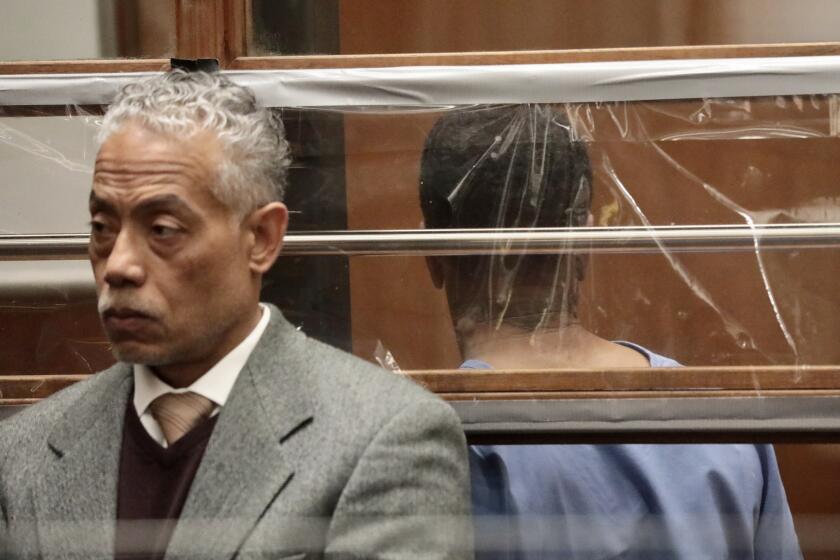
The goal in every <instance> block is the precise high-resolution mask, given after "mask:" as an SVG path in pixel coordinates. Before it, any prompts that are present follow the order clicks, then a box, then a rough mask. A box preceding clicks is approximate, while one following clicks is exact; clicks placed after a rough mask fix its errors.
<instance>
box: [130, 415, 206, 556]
mask: <svg viewBox="0 0 840 560" xmlns="http://www.w3.org/2000/svg"><path fill="white" fill-rule="evenodd" d="M216 418H218V416H215V417H213V418H211V419H209V420H206V421H205V422H203V423H202V424H200V425H199V426H198V427H196V428H195V429H193V430H192V431H191V432H189V433H188V434H186V435H184V436H183V437H182V438H181V439H179V440H178V441H176V442H175V444H174V445H171V446H169V447H167V448H163V447H161V446H160V445H158V443H157V442H156V441H155V440H154V439H152V437H151V436H150V435H149V434H148V432H146V429H145V428H144V427H143V424H142V423H141V422H140V418H138V417H137V411H136V410H135V408H134V404H133V403H132V402H131V400H129V403H128V407H127V408H126V413H125V428H124V429H123V440H122V450H121V453H120V472H119V481H118V483H117V484H118V487H117V534H116V541H115V557H116V558H118V559H129V558H130V559H131V560H160V559H162V558H163V557H164V554H165V553H166V547H167V546H168V545H169V540H170V539H171V538H172V533H173V532H174V530H175V526H176V525H177V523H178V518H179V517H180V516H181V510H182V509H183V507H184V503H185V502H186V501H187V495H188V494H189V491H190V486H191V485H192V481H193V478H195V473H196V472H197V471H198V467H199V465H200V464H201V458H202V457H203V456H204V450H205V449H206V448H207V442H208V441H209V440H210V435H211V434H212V433H213V427H214V426H215V425H216Z"/></svg>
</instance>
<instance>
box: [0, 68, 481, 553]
mask: <svg viewBox="0 0 840 560" xmlns="http://www.w3.org/2000/svg"><path fill="white" fill-rule="evenodd" d="M100 141H101V148H100V150H99V153H98V156H97V159H96V165H95V169H94V177H93V188H92V190H91V194H90V215H91V238H90V246H89V255H90V260H91V263H92V266H93V271H94V276H95V279H96V287H97V294H98V298H99V312H100V315H101V318H102V323H103V326H104V328H105V332H106V333H107V336H108V339H109V340H110V342H111V344H112V347H113V351H114V354H115V355H116V357H117V358H118V360H119V362H118V363H117V364H116V365H114V366H113V367H111V368H109V369H108V370H106V371H103V372H100V373H98V374H96V375H94V376H92V377H91V378H90V379H88V380H86V381H83V382H81V383H78V384H77V385H75V386H73V387H71V388H69V389H67V390H64V391H62V392H61V393H59V394H57V395H55V396H53V397H52V398H50V399H47V400H45V401H43V402H41V403H39V404H37V405H35V406H32V407H30V408H29V409H27V410H25V411H23V412H21V413H19V414H18V415H16V416H14V417H12V418H11V419H10V420H8V421H6V422H5V423H4V424H2V425H0V538H2V544H0V553H2V554H0V556H2V557H3V558H7V557H12V558H15V557H21V558H23V557H39V558H111V557H115V556H116V557H118V558H119V557H130V558H163V557H164V555H165V556H166V558H219V559H222V558H232V557H234V556H236V557H237V558H256V557H260V558H275V557H286V556H287V555H294V557H295V558H298V557H301V558H302V557H304V556H306V555H309V554H312V555H315V556H327V557H352V558H370V557H384V558H408V557H411V558H458V557H468V556H469V555H470V532H469V530H468V529H467V527H468V526H469V522H468V517H467V515H468V512H469V497H468V493H469V485H468V480H467V476H468V475H467V463H466V453H465V442H464V437H463V433H462V432H461V429H460V426H459V422H458V418H457V417H456V416H455V414H454V412H453V411H452V409H451V408H449V407H448V406H447V405H446V404H444V403H443V402H441V401H440V400H438V399H437V398H435V397H434V396H432V395H430V394H428V393H426V392H425V391H424V390H422V389H421V388H419V387H417V386H415V385H414V384H412V383H411V382H409V381H407V380H405V379H402V378H400V377H397V376H394V375H393V374H390V373H388V372H385V371H384V370H380V369H379V368H376V367H374V366H372V365H370V364H368V363H366V362H363V361H361V360H359V359H356V358H354V357H352V356H350V355H347V354H345V353H343V352H341V351H339V350H336V349H334V348H331V347H328V346H325V345H323V344H321V343H319V342H316V341H314V340H311V339H309V338H307V337H306V336H305V335H304V334H303V333H301V332H299V331H298V330H297V329H295V328H294V327H293V326H292V325H290V324H289V323H287V322H286V321H285V320H284V319H283V316H282V315H281V313H280V311H279V310H278V309H277V308H276V307H273V306H271V305H268V304H263V303H260V301H259V296H260V287H261V280H262V276H263V275H264V274H265V273H266V272H267V271H268V270H269V268H270V267H271V266H272V264H273V263H274V261H275V260H276V259H277V256H278V254H279V252H280V248H281V245H282V242H283V236H284V234H285V232H286V225H287V220H288V211H287V209H286V207H285V205H284V204H283V203H282V202H281V200H282V196H283V190H284V187H285V184H286V171H287V168H288V166H289V155H288V152H289V149H288V144H287V142H286V140H285V138H284V133H283V128H282V123H281V122H280V120H279V119H278V118H276V116H275V115H273V114H272V113H271V112H270V111H268V110H267V109H265V108H261V107H259V106H258V105H257V104H256V102H255V99H254V96H253V94H252V92H250V91H249V90H248V89H246V88H243V87H240V86H237V85H235V84H233V83H232V82H230V81H229V80H227V79H226V78H224V77H222V76H220V75H218V74H206V73H192V74H190V73H186V72H183V71H172V72H169V73H167V74H165V75H163V76H159V77H155V78H151V79H148V80H145V81H140V82H137V83H133V84H130V85H128V86H126V87H125V88H123V90H122V91H121V92H120V93H119V95H118V96H117V98H116V100H115V102H114V103H113V105H112V106H111V107H110V108H109V110H108V111H107V113H106V114H105V117H104V121H103V124H102V132H101V136H100Z"/></svg>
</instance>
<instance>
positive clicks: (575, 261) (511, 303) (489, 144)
mask: <svg viewBox="0 0 840 560" xmlns="http://www.w3.org/2000/svg"><path fill="white" fill-rule="evenodd" d="M572 136H573V135H572V133H571V128H570V126H569V123H568V121H567V120H566V118H565V116H564V114H563V113H562V112H561V111H559V110H558V109H556V108H554V107H551V106H539V105H518V106H496V107H479V108H470V109H465V110H453V111H451V112H449V113H447V114H445V116H443V117H442V118H441V119H440V120H439V121H438V122H437V123H436V124H435V126H434V128H433V129H432V131H431V133H430V134H429V136H428V139H427V141H426V146H425V150H424V153H423V159H422V164H421V194H420V198H421V205H422V208H423V212H424V217H425V224H426V227H429V228H535V227H575V226H584V225H587V224H588V223H591V215H590V211H589V210H590V200H591V184H592V175H591V170H590V164H589V158H588V156H587V153H586V150H585V148H584V146H583V144H582V143H581V142H577V141H575V140H574V139H573V137H572ZM428 261H429V268H430V271H431V273H432V277H433V280H434V281H435V284H436V285H437V286H438V287H439V288H441V287H442V288H443V289H445V291H446V296H447V299H448V302H449V306H450V310H451V315H452V320H453V323H454V326H455V330H456V334H457V337H458V342H459V346H460V348H461V352H462V354H463V358H464V359H465V361H464V363H463V364H462V367H463V368H498V369H505V368H515V369H526V368H528V369H530V368H534V369H545V368H595V369H607V368H621V367H632V368H644V367H676V366H679V364H678V363H677V362H675V361H674V360H671V359H668V358H666V357H663V356H660V355H657V354H656V353H654V352H652V351H650V350H648V349H645V348H643V347H641V346H639V345H636V344H632V343H628V342H611V341H608V340H605V339H603V338H600V337H598V336H596V335H595V334H594V333H591V332H589V331H587V330H586V329H585V328H584V327H583V326H581V324H580V322H579V321H578V319H577V313H576V312H577V301H578V286H579V284H580V282H581V281H583V279H584V275H585V257H584V256H581V255H579V254H572V253H568V254H530V255H516V254H494V255H476V256H467V257H463V256H458V257H432V258H429V259H428ZM470 464H471V477H472V500H473V509H474V514H475V515H476V518H477V520H478V524H477V533H476V551H477V556H478V557H480V558H482V557H483V558H500V557H501V558H513V557H516V558H519V557H521V558H576V559H577V558H586V559H596V558H624V559H628V558H634V559H636V558H638V559H650V558H663V559H664V558H709V559H713V558H714V559H723V558H728V559H731V558H743V559H747V558H762V559H771V558H772V559H796V558H800V557H801V554H800V552H799V547H798V543H797V538H796V534H795V532H794V528H793V522H792V519H791V515H790V511H789V508H788V504H787V499H786V497H785V492H784V488H783V487H782V482H781V479H780V477H779V471H778V467H777V464H776V458H775V454H774V451H773V448H772V447H771V446H770V445H751V444H744V445H730V444H726V445H641V444H633V445H477V446H472V448H471V450H470ZM500 516H501V517H500ZM482 520H484V521H494V524H492V527H491V525H489V524H487V523H483V522H482ZM482 527H484V529H485V530H482ZM487 527H491V530H486V529H487Z"/></svg>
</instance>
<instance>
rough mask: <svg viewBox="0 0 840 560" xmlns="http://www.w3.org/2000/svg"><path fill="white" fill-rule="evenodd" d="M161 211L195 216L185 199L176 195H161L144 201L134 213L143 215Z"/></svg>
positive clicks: (136, 207) (135, 208)
mask: <svg viewBox="0 0 840 560" xmlns="http://www.w3.org/2000/svg"><path fill="white" fill-rule="evenodd" d="M160 211H168V212H178V213H181V214H187V215H190V216H193V215H195V211H194V210H193V209H192V208H190V206H189V204H187V203H186V202H184V199H182V198H181V197H180V196H178V195H175V194H161V195H157V196H153V197H150V198H147V199H145V200H143V201H142V202H140V203H138V204H137V206H135V207H134V212H137V213H143V214H148V213H153V212H160Z"/></svg>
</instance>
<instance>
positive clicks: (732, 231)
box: [0, 223, 840, 260]
mask: <svg viewBox="0 0 840 560" xmlns="http://www.w3.org/2000/svg"><path fill="white" fill-rule="evenodd" d="M87 243H88V236H87V234H67V235H0V259H25V260H44V259H56V258H58V259H62V258H63V259H77V258H84V257H85V256H86V255H87ZM838 246H840V223H819V224H770V225H756V226H752V225H709V226H650V227H644V226H629V227H607V228H604V227H598V228H551V229H499V230H489V229H482V230H423V229H420V230H379V231H318V232H309V233H290V234H289V235H287V236H286V239H285V243H284V248H283V254H285V255H333V256H336V255H342V256H377V255H378V256H400V255H405V256H412V255H470V254H516V253H522V254H525V253H528V254H531V253H559V252H564V253H566V252H572V253H657V252H663V251H669V252H670V251H676V252H715V253H717V252H722V251H754V250H756V249H761V250H765V249H806V248H829V247H838Z"/></svg>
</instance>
